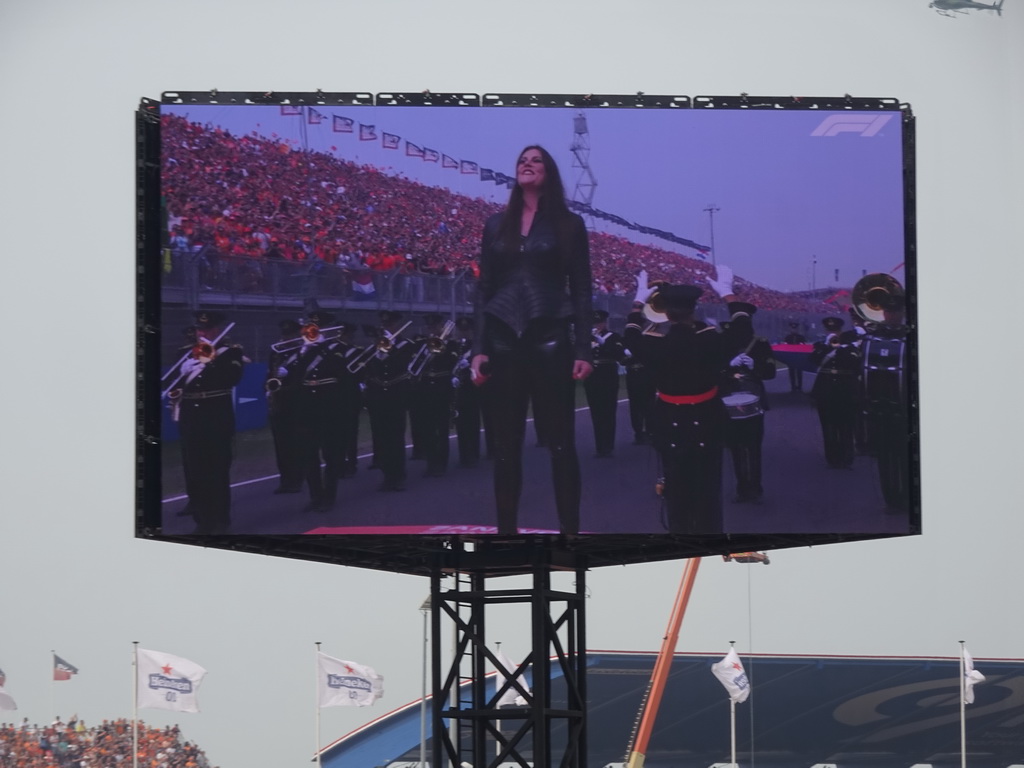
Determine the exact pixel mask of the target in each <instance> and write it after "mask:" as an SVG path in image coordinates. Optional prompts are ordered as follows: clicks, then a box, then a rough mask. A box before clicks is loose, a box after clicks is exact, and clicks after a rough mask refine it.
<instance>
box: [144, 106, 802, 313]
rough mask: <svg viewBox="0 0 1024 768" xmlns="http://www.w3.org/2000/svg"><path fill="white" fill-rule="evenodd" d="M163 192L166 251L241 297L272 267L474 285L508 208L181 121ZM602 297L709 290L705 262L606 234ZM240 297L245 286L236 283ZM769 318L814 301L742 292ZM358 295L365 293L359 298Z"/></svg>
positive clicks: (175, 126)
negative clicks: (639, 285)
mask: <svg viewBox="0 0 1024 768" xmlns="http://www.w3.org/2000/svg"><path fill="white" fill-rule="evenodd" d="M161 142H162V146H163V150H164V151H163V170H162V182H161V185H162V193H163V202H164V206H165V211H166V214H167V234H168V242H167V247H168V251H169V252H170V253H173V254H177V255H178V256H182V255H185V254H202V265H201V266H202V269H203V275H202V277H201V282H202V283H203V284H204V285H207V286H209V287H214V288H216V287H217V284H218V273H219V272H220V271H224V270H228V269H233V270H236V271H237V266H238V265H239V264H240V263H241V264H245V265H249V266H250V267H251V268H250V269H248V270H247V271H244V274H245V275H246V276H247V277H246V280H244V281H243V284H242V286H241V289H242V290H243V291H250V292H259V291H261V290H275V289H276V288H277V287H278V286H276V285H268V283H269V282H270V281H271V277H272V276H273V275H274V274H276V272H275V271H274V270H272V269H270V270H268V269H267V266H268V265H272V264H273V263H274V262H291V263H293V264H294V263H296V262H299V263H304V264H306V265H308V272H309V273H311V274H313V273H316V272H317V271H318V270H325V269H326V267H327V265H334V266H336V267H340V268H341V270H336V271H335V272H336V273H337V274H345V275H350V276H352V275H354V277H352V278H351V281H352V282H354V283H359V282H361V281H368V278H367V277H366V276H363V277H362V278H361V279H360V277H359V273H361V272H367V273H371V274H372V273H388V274H397V275H407V276H414V275H416V276H423V275H435V276H456V275H466V276H470V275H472V276H475V275H477V274H478V267H477V258H476V257H477V254H478V251H479V248H480V233H481V232H482V231H483V224H484V221H485V220H486V219H487V217H488V216H490V215H491V214H493V213H496V212H498V211H500V210H501V208H502V206H501V205H499V204H496V203H490V202H487V201H485V200H483V199H479V198H470V197H466V196H464V195H458V194H455V193H454V192H451V191H449V190H447V189H444V188H439V187H432V186H428V185H425V184H421V183H419V182H417V181H414V180H411V179H407V178H404V177H402V176H395V175H390V174H387V173H384V172H383V171H381V170H380V169H378V168H376V167H374V166H372V165H359V164H357V163H353V162H350V161H347V160H342V159H339V158H336V157H334V156H332V155H330V154H326V153H323V152H317V151H312V150H304V149H300V148H295V147H293V146H291V145H289V144H287V143H286V142H283V141H277V140H273V139H267V138H264V137H261V136H258V135H256V134H255V132H254V133H252V134H249V135H245V136H236V135H234V134H232V133H230V132H228V131H226V130H223V129H221V128H218V127H215V126H212V125H200V124H198V123H190V122H188V120H186V119H185V118H183V117H179V116H174V115H164V116H163V119H162V139H161ZM591 261H592V266H593V276H594V292H595V294H607V295H613V296H627V295H631V294H632V292H633V291H634V290H635V285H636V284H635V275H636V274H637V273H638V272H639V271H640V270H641V269H645V270H647V272H648V274H649V275H650V278H651V279H652V280H654V279H662V280H667V281H669V282H673V283H681V282H688V283H696V284H702V283H704V282H705V279H706V278H707V277H708V276H709V275H710V274H711V271H712V267H711V266H710V265H709V264H708V263H707V262H706V261H704V260H703V259H701V258H698V257H694V256H687V255H685V254H680V253H676V252H674V251H670V250H667V249H664V248H660V247H657V246H654V245H643V244H639V243H635V242H633V241H631V240H628V239H626V238H623V237H618V236H616V235H612V234H608V233H600V232H595V233H592V234H591ZM234 284H235V286H236V288H237V287H238V281H237V279H236V280H235V283H234ZM741 284H742V285H743V287H744V288H746V289H748V290H747V292H746V293H745V295H744V298H745V299H748V300H750V301H752V302H753V303H756V304H757V305H758V306H760V307H762V308H764V309H779V310H791V311H808V310H810V311H818V308H817V307H809V306H808V302H807V301H805V300H801V299H798V298H794V297H791V296H787V295H786V294H783V293H779V292H777V291H771V290H768V289H766V288H762V287H760V286H757V285H754V284H752V283H741ZM356 290H358V288H357V289H356Z"/></svg>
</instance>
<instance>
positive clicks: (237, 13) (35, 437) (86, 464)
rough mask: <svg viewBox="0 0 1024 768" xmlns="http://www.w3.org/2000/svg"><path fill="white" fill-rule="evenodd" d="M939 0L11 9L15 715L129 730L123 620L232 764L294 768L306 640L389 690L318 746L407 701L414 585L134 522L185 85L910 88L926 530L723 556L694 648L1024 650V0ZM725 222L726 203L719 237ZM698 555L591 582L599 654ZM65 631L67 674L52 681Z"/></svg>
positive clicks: (654, 620) (415, 666) (629, 631)
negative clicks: (139, 217)
mask: <svg viewBox="0 0 1024 768" xmlns="http://www.w3.org/2000/svg"><path fill="white" fill-rule="evenodd" d="M927 6H928V4H927V1H926V0H858V1H857V2H822V1H821V0H778V1H777V2H767V1H766V0H732V2H729V3H711V2H704V3H695V2H688V3H678V2H676V3H670V2H667V1H664V0H644V1H641V2H633V3H629V4H626V3H612V2H606V1H605V0H590V1H589V2H575V1H573V2H562V3H541V2H538V1H537V0H524V1H523V2H520V3H517V4H514V5H513V4H500V5H499V4H494V3H480V2H477V1H476V0H435V1H434V2H422V0H386V1H384V2H377V3H354V2H340V3H339V2H336V1H332V2H327V1H326V0H322V1H320V0H293V2H290V3H287V4H284V3H280V4H273V3H269V2H265V1H264V0H250V1H249V2H245V3H241V2H233V1H232V2H222V3H208V2H200V0H180V1H179V2H177V3H175V4H173V5H166V6H160V7H159V8H158V7H157V6H154V5H152V4H147V3H138V2H134V0H101V1H99V2H93V3H73V2H67V1H64V2H61V1H60V0H36V1H35V2H31V3H29V2H9V3H4V4H3V5H2V6H0V84H2V85H3V86H4V87H3V90H2V95H3V98H4V100H5V107H6V108H5V109H4V117H3V119H2V120H0V169H2V173H0V202H2V206H0V211H2V213H3V218H2V221H3V236H4V250H5V255H6V265H7V266H6V270H7V272H6V274H5V279H4V280H3V283H2V286H3V289H2V290H3V291H4V301H3V302H2V304H0V307H2V312H3V320H4V323H3V326H4V328H5V329H6V331H7V336H6V338H5V344H6V351H7V355H6V361H7V365H6V366H5V368H6V370H5V376H4V387H3V397H2V398H0V408H2V409H3V410H2V421H0V423H2V424H3V449H2V450H3V463H2V466H3V483H2V484H0V542H2V543H3V553H2V556H0V591H2V597H0V616H2V617H3V618H2V626H3V631H2V633H0V667H2V668H3V669H4V670H5V671H6V673H7V690H8V692H9V693H11V695H13V696H14V698H15V699H16V700H17V701H18V703H19V705H20V707H21V709H20V710H19V711H18V712H17V713H13V715H14V716H16V717H17V718H19V719H20V717H22V716H28V717H29V718H30V720H33V721H40V722H42V721H46V720H48V719H50V718H51V717H52V716H53V714H54V713H55V712H59V713H61V714H62V715H64V716H67V715H68V714H70V713H72V712H78V713H79V714H80V715H81V716H82V717H83V718H85V720H86V721H87V722H89V723H96V722H98V721H99V720H102V719H103V718H112V717H119V716H128V714H129V712H130V701H131V699H130V695H131V688H130V666H129V662H130V653H131V643H132V641H133V640H138V641H140V642H141V643H142V645H143V647H148V648H153V649H157V650H161V651H165V652H169V653H174V654H178V655H181V656H185V657H188V658H190V659H192V660H194V661H196V662H199V663H200V664H202V665H203V666H205V667H206V668H207V669H208V670H209V675H208V677H207V680H206V682H205V683H204V685H203V689H202V691H201V696H200V703H201V706H202V708H203V712H202V713H200V714H196V715H180V716H174V715H171V714H169V713H168V714H164V713H161V712H157V711H147V712H145V713H144V717H145V719H146V720H147V721H149V722H152V723H157V724H163V723H168V722H180V723H181V725H182V727H183V729H184V731H185V735H186V737H188V738H191V739H193V740H195V741H197V742H198V743H199V744H200V745H201V746H202V747H203V748H205V749H206V750H207V752H208V754H209V755H210V757H211V759H212V760H213V762H214V763H215V764H219V765H220V766H222V768H235V767H236V766H237V767H239V768H248V766H257V765H258V766H282V767H283V766H296V767H297V766H302V765H306V764H307V760H308V757H309V755H310V753H311V750H312V747H313V712H314V710H313V672H312V671H313V643H314V642H315V641H322V642H323V643H324V647H323V650H324V651H325V652H327V653H330V654H332V655H335V656H339V657H342V658H351V659H354V660H357V661H360V662H362V663H365V664H370V665H372V666H374V667H375V668H376V669H377V671H378V672H380V673H382V674H383V675H384V676H385V689H386V692H385V698H384V699H382V700H381V701H380V702H379V703H378V705H377V706H376V707H375V708H374V709H372V710H344V709H332V710H325V711H324V717H323V730H324V740H325V741H326V740H328V738H329V737H331V736H334V735H340V734H342V733H344V732H346V731H348V730H349V729H351V728H353V727H356V726H358V725H360V724H362V723H364V722H366V720H367V719H369V717H371V716H374V715H379V714H382V713H383V712H385V711H387V709H390V708H392V707H396V706H399V705H401V704H404V703H406V702H407V701H409V700H411V699H413V698H415V697H416V696H418V694H419V688H420V652H421V640H420V632H421V616H420V614H419V612H418V610H417V609H418V607H419V605H420V603H421V602H422V600H423V598H424V597H425V596H426V594H427V592H428V585H427V583H426V581H424V580H421V579H417V578H414V577H408V576H400V575H393V574H377V573H370V572H365V571H360V570H356V569H350V568H345V567H338V566H327V565H319V564H308V563H299V562H288V561H285V560H276V559H271V558H266V557H259V556H254V555H240V554H233V553H228V552H220V551H213V550H203V549H195V548H186V547H180V546H174V545H170V544H162V543H154V542H146V541H136V540H134V539H133V538H132V505H133V434H134V426H133V420H134V414H133V392H134V375H133V370H134V355H133V351H132V350H133V317H134V311H135V303H134V287H135V279H134V267H133V262H134V242H135V239H134V229H133V210H134V143H133V111H134V109H135V107H136V105H137V103H138V100H139V98H140V97H143V96H149V97H153V98H158V97H159V96H160V93H161V92H162V91H165V90H200V89H207V88H218V89H220V90H221V91H231V90H250V89H251V90H260V91H266V90H310V91H311V90H315V89H317V88H323V89H324V90H328V91H330V90H336V91H348V90H356V91H364V90H365V91H370V92H380V91H420V90H423V89H425V88H429V89H430V90H432V91H435V92H445V91H457V92H479V93H483V92H517V93H523V92H531V91H532V92H540V93H545V92H546V93H558V92H570V93H635V92H636V91H645V92H647V93H681V94H689V95H699V94H735V93H739V92H747V93H751V94H769V95H785V94H808V95H835V94H842V93H847V92H848V93H853V94H856V95H863V96H884V97H896V98H899V99H900V100H901V101H905V102H909V103H911V104H912V105H913V107H914V111H915V114H916V115H917V117H918V244H919V253H920V260H919V269H920V289H921V294H920V305H921V313H920V320H921V361H922V365H921V380H922V413H923V419H922V432H923V438H922V453H923V465H924V530H925V533H924V535H923V536H921V537H917V538H914V539H903V540H886V541H879V542H873V543H858V544H850V545H840V546H826V547H820V548H814V549H803V550H797V551H785V552H780V553H778V554H776V555H774V556H773V558H772V560H773V563H772V565H771V566H769V567H767V568H764V567H756V568H748V567H745V566H739V565H727V564H724V563H721V562H719V561H709V562H708V563H707V564H706V565H705V567H704V568H703V569H702V571H701V574H700V577H699V578H698V581H697V585H696V589H695V594H694V599H693V601H692V603H691V608H690V612H689V614H688V615H687V618H686V622H685V624H684V627H683V631H682V636H681V641H680V649H685V650H692V651H706V652H717V651H722V652H724V651H725V649H726V647H727V641H728V640H731V639H734V640H737V648H738V650H739V651H741V652H747V651H755V652H761V653H844V654H846V653H848V654H858V653H867V654H899V655H916V654H924V655H950V656H952V655H954V654H955V653H956V651H957V641H958V640H960V639H965V640H967V641H968V646H969V648H970V649H971V651H972V652H973V653H974V655H975V656H976V657H977V658H978V659H984V658H985V657H1017V658H1019V657H1021V656H1024V647H1022V646H1024V612H1022V611H1021V610H1020V607H1019V604H1020V600H1019V596H1018V595H1019V591H1020V583H1021V579H1020V576H1019V573H1020V566H1019V563H1017V562H1016V554H1017V553H1016V550H1015V549H1014V547H1015V545H1016V543H1017V542H1019V541H1021V540H1024V515H1022V514H1021V512H1020V507H1021V501H1020V494H1019V492H1018V484H1019V479H1018V477H1019V473H1020V458H1021V448H1020V435H1021V434H1024V416H1022V412H1021V409H1020V407H1019V399H1020V398H1019V381H1020V379H1021V377H1020V375H1019V374H1020V373H1021V371H1022V363H1021V360H1020V357H1019V354H1018V353H1017V352H1016V348H1015V346H1014V345H1013V344H1011V343H1009V342H1010V340H1012V339H1013V338H1015V334H1014V330H1013V329H1014V328H1015V327H1016V326H1017V324H1018V315H1019V307H1018V305H1017V301H1018V295H1017V294H1018V293H1019V287H1020V286H1021V285H1022V284H1024V280H1022V277H1024V275H1022V271H1024V270H1022V267H1021V259H1019V258H1018V254H1017V251H1018V250H1019V243H1021V242H1024V232H1022V228H1024V225H1022V224H1020V223H1018V222H1019V219H1020V217H1019V215H1018V214H1019V212H1020V210H1022V209H1024V190H1022V184H1024V182H1022V181H1021V180H1022V179H1024V157H1022V154H1021V153H1022V150H1021V148H1020V135H1021V129H1022V126H1024V115H1022V109H1024V107H1022V105H1024V99H1022V98H1021V97H1022V96H1024V93H1022V80H1021V76H1020V73H1021V72H1024V53H1022V50H1024V49H1022V47H1021V45H1020V41H1021V40H1024V4H1022V3H1020V2H1013V1H1012V2H1007V3H1006V8H1005V10H1004V14H1003V16H1002V18H997V17H996V16H994V15H993V14H989V13H971V14H963V15H957V16H956V17H955V18H949V17H944V16H940V15H938V14H937V13H935V12H934V11H933V10H930V9H929V8H928V7H927ZM626 150H627V151H628V148H626ZM719 202H720V201H719ZM727 216H728V211H727V210H726V209H725V206H724V205H723V211H722V226H723V228H724V227H725V226H726V221H727ZM699 221H700V219H698V222H699ZM716 225H717V222H716ZM694 226H697V224H694ZM681 571H682V565H681V564H679V563H664V564H655V565H648V566H633V567H629V568H616V569H605V570H599V571H595V572H593V573H592V574H590V577H589V580H588V583H589V587H590V592H591V594H592V599H591V602H590V605H589V611H588V629H589V645H590V647H591V648H595V649H627V650H656V649H657V647H658V645H659V643H660V639H661V636H662V633H663V631H664V626H665V622H666V621H667V618H668V614H669V610H670V604H671V600H672V597H673V595H674V593H675V589H676V585H677V582H678V578H679V575H680V573H681ZM503 628H504V629H507V634H506V635H505V636H502V637H499V636H498V635H499V634H501V630H502V629H503ZM490 629H491V631H492V632H493V633H494V634H492V636H493V637H494V639H501V640H504V642H505V644H504V647H505V648H506V649H507V650H508V651H509V654H510V655H513V656H514V655H516V654H520V653H525V651H526V642H527V639H526V635H525V634H524V633H523V631H522V627H521V623H520V622H518V621H516V620H515V617H512V618H509V619H507V620H504V623H502V621H501V620H499V621H498V622H496V623H494V624H492V625H491V628H490ZM51 649H56V651H57V652H58V653H59V654H60V655H61V656H62V657H63V658H65V659H66V660H67V661H69V662H71V663H72V664H75V665H76V666H78V667H79V669H80V670H81V673H80V674H79V675H78V676H77V677H76V678H74V679H72V680H71V681H68V682H64V683H58V684H51V683H50V682H49V676H50V650H51ZM978 666H979V668H983V664H982V663H981V662H980V661H979V664H978Z"/></svg>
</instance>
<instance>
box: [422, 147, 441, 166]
mask: <svg viewBox="0 0 1024 768" xmlns="http://www.w3.org/2000/svg"><path fill="white" fill-rule="evenodd" d="M423 159H424V160H426V161H427V162H428V163H436V162H437V161H438V160H440V159H441V153H440V152H438V151H437V150H436V149H431V148H430V147H424V148H423Z"/></svg>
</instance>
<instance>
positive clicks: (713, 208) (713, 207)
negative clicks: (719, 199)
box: [704, 203, 721, 266]
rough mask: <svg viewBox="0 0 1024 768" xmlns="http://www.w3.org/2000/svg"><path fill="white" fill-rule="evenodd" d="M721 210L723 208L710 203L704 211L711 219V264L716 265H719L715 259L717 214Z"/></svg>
mask: <svg viewBox="0 0 1024 768" xmlns="http://www.w3.org/2000/svg"><path fill="white" fill-rule="evenodd" d="M720 210H721V208H719V207H718V206H717V205H715V204H714V203H708V207H707V208H705V209H704V212H705V213H706V214H707V215H708V218H709V219H710V220H711V264H712V265H715V266H717V263H718V262H716V261H715V214H716V213H718V211H720Z"/></svg>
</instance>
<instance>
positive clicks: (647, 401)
mask: <svg viewBox="0 0 1024 768" xmlns="http://www.w3.org/2000/svg"><path fill="white" fill-rule="evenodd" d="M643 308H644V303H643V302H642V301H640V302H633V311H634V312H637V311H642V310H643ZM624 354H625V357H626V359H625V363H624V365H625V367H626V397H628V398H629V424H630V426H631V427H632V428H633V445H647V444H649V443H650V441H651V412H652V410H653V408H654V401H655V399H656V393H655V390H654V380H653V379H652V378H651V372H650V370H649V369H648V368H647V366H645V365H644V364H643V363H642V362H641V361H640V359H639V358H638V357H636V356H635V355H633V354H632V353H631V352H630V351H629V350H628V349H627V350H625V353H624Z"/></svg>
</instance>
